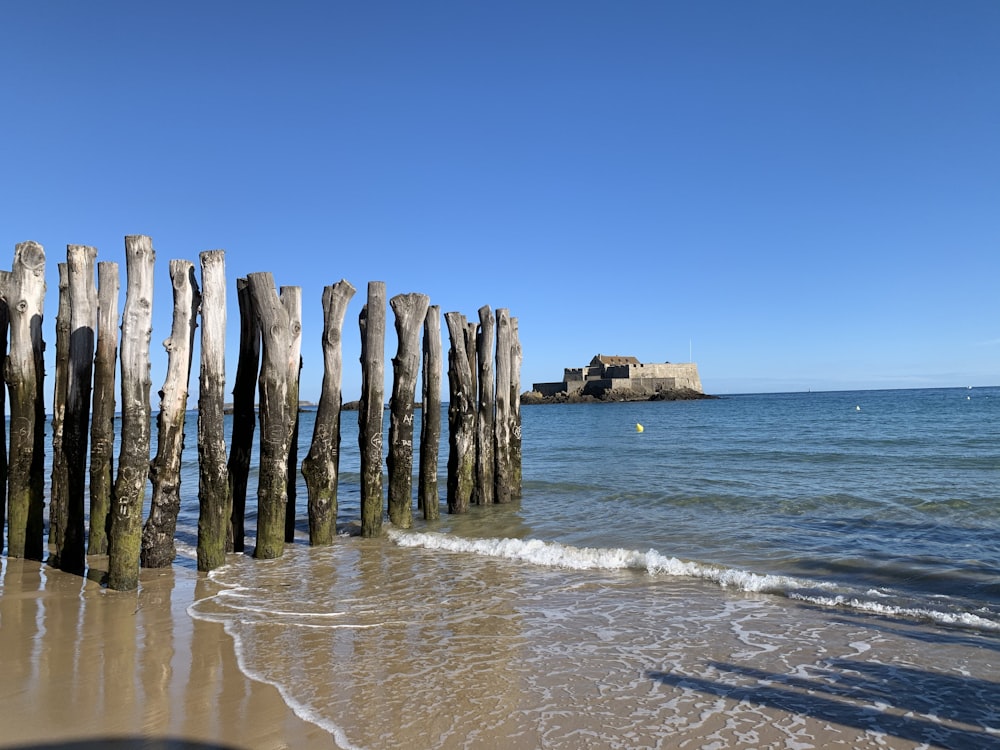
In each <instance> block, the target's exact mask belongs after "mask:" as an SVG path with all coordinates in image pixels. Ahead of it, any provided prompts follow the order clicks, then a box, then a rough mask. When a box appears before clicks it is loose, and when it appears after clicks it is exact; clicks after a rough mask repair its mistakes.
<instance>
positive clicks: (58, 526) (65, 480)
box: [49, 263, 70, 567]
mask: <svg viewBox="0 0 1000 750" xmlns="http://www.w3.org/2000/svg"><path fill="white" fill-rule="evenodd" d="M56 267H57V268H58V270H59V309H58V310H57V312H56V373H55V381H54V385H53V393H52V473H51V475H50V476H51V479H50V480H49V485H50V489H49V547H50V549H51V555H50V556H49V564H50V565H52V566H53V567H59V566H60V565H61V561H62V552H63V544H64V542H65V539H66V524H67V523H68V518H67V516H68V513H69V500H68V498H69V475H68V473H67V467H66V451H65V447H64V445H63V434H64V432H65V429H66V389H67V387H68V381H69V333H70V321H69V318H70V301H69V268H68V267H67V265H66V264H65V263H58V264H56Z"/></svg>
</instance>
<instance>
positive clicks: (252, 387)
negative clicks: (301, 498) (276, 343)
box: [227, 278, 260, 552]
mask: <svg viewBox="0 0 1000 750" xmlns="http://www.w3.org/2000/svg"><path fill="white" fill-rule="evenodd" d="M236 296H237V299H238V302H239V306H240V354H239V359H238V360H237V362H236V381H235V383H234V384H233V437H232V442H231V443H230V446H229V466H228V468H229V488H230V493H231V495H232V503H233V512H232V516H231V536H232V540H231V542H232V544H231V548H232V551H233V552H243V550H244V547H245V536H246V532H245V528H244V519H245V516H246V505H247V482H248V478H249V475H250V454H251V453H252V451H253V433H254V429H255V427H256V424H257V411H256V410H255V409H254V401H255V399H254V395H255V393H256V391H257V387H256V386H257V370H258V369H259V367H260V324H259V323H258V321H257V313H256V312H255V311H254V309H253V297H252V296H251V294H250V286H249V284H248V283H247V280H246V279H243V278H241V279H237V280H236ZM227 546H230V545H229V542H228V541H227Z"/></svg>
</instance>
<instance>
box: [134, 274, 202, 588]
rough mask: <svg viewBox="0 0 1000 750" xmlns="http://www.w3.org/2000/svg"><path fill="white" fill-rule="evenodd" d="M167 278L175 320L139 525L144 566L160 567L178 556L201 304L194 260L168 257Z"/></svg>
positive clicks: (165, 345)
mask: <svg viewBox="0 0 1000 750" xmlns="http://www.w3.org/2000/svg"><path fill="white" fill-rule="evenodd" d="M170 280H171V282H172V284H173V290H174V319H173V324H172V326H171V329H170V338H169V339H167V340H166V341H164V342H163V348H164V349H166V350H167V377H166V380H165V381H164V383H163V390H161V391H160V413H159V415H158V416H157V418H156V434H157V440H156V457H155V458H154V459H153V461H152V463H151V464H150V467H149V479H150V481H151V482H152V483H153V498H152V500H151V501H150V507H149V517H148V518H147V519H146V525H145V526H144V527H143V530H142V550H141V553H140V555H139V561H140V563H141V564H142V567H144V568H164V567H166V566H168V565H170V564H171V563H172V562H173V561H174V557H176V555H177V550H176V547H175V545H174V532H176V530H177V516H178V514H179V513H180V510H181V453H182V452H183V450H184V417H185V415H186V413H187V405H188V388H189V387H190V381H191V358H192V351H193V349H194V330H195V328H196V327H197V326H198V307H199V305H200V304H201V293H200V292H199V290H198V282H197V281H196V280H195V277H194V263H192V262H191V261H188V260H171V261H170ZM200 413H201V412H200V410H199V414H200ZM200 442H201V441H200V440H199V443H200Z"/></svg>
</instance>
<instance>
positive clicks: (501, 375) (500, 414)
mask: <svg viewBox="0 0 1000 750" xmlns="http://www.w3.org/2000/svg"><path fill="white" fill-rule="evenodd" d="M511 338H512V335H511V327H510V311H509V310H507V309H506V308H500V309H499V310H497V385H496V400H497V407H496V427H495V438H496V443H495V445H494V448H493V449H494V452H495V454H496V495H495V497H496V502H498V503H509V502H510V501H511V500H512V499H513V498H514V493H513V484H514V478H513V469H512V459H511V435H510V428H511V403H510V383H511V377H510V355H511Z"/></svg>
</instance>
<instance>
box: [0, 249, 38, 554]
mask: <svg viewBox="0 0 1000 750" xmlns="http://www.w3.org/2000/svg"><path fill="white" fill-rule="evenodd" d="M0 293H2V295H3V298H4V300H5V302H6V303H7V309H8V311H9V313H10V353H9V354H8V355H7V362H6V365H5V367H4V377H5V378H6V381H7V389H8V392H9V395H10V463H9V465H8V474H7V489H8V491H7V503H8V506H7V507H8V513H7V555H8V556H9V557H27V558H29V559H32V560H41V559H42V553H43V547H44V545H43V538H42V537H43V534H44V528H43V513H44V502H45V501H44V498H43V496H42V492H41V490H42V489H43V486H44V481H45V478H44V476H42V472H43V471H44V463H43V460H44V449H45V446H44V442H43V436H44V428H43V426H42V425H40V424H39V420H38V411H39V404H41V411H42V416H43V420H44V412H45V407H44V398H43V396H42V386H43V383H42V380H43V374H42V365H41V350H42V346H43V344H42V309H43V302H44V299H45V251H44V250H43V249H42V246H41V245H39V244H38V243H37V242H22V243H19V244H18V245H16V246H15V249H14V263H13V267H12V270H11V271H4V272H2V273H0ZM36 474H37V476H35V475H36Z"/></svg>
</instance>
